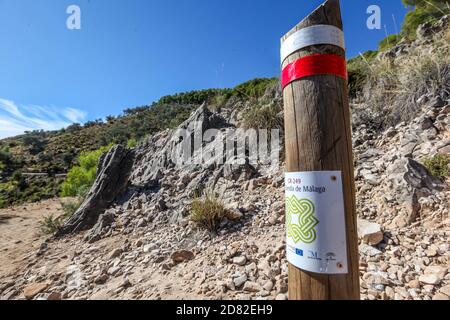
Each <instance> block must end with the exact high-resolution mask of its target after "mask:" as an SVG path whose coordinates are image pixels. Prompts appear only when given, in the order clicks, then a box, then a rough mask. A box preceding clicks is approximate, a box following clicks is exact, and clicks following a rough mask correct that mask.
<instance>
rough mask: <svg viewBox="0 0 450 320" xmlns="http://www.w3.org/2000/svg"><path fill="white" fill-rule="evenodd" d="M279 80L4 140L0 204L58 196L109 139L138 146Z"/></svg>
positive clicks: (185, 96)
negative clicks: (82, 161) (203, 108)
mask: <svg viewBox="0 0 450 320" xmlns="http://www.w3.org/2000/svg"><path fill="white" fill-rule="evenodd" d="M277 82H278V80H277V79H254V80H251V81H248V82H246V83H243V84H241V85H238V86H237V87H235V88H232V89H208V90H200V91H192V92H186V93H179V94H176V95H172V96H166V97H162V98H161V99H160V100H159V101H157V102H155V103H153V104H151V105H148V106H141V107H136V108H130V109H126V110H125V111H124V113H123V115H120V116H117V117H113V116H108V117H106V119H105V120H101V119H99V120H95V121H89V122H87V123H85V124H84V125H80V124H73V125H71V126H69V127H68V128H64V129H62V130H59V131H52V132H47V131H33V132H28V133H26V134H24V135H21V136H17V137H11V138H7V139H3V140H0V208H2V207H7V206H9V205H13V204H20V203H25V202H35V201H39V200H42V199H49V198H53V197H55V196H58V195H59V194H60V190H61V188H60V184H61V182H62V181H63V180H64V178H65V176H66V174H67V172H68V171H69V170H70V169H71V168H73V167H74V166H75V165H76V164H77V160H78V159H79V157H80V155H81V154H83V152H88V151H94V150H97V149H99V148H101V147H105V146H108V145H110V144H123V145H125V146H127V145H128V146H130V147H133V146H135V145H137V144H139V143H140V142H142V141H144V140H145V139H146V138H147V137H149V136H152V135H154V134H156V133H158V132H160V131H162V130H165V129H169V128H175V127H177V126H178V125H180V124H181V123H182V122H183V121H185V120H186V119H187V118H188V117H189V115H190V114H191V113H192V112H193V111H195V110H196V109H197V108H198V107H199V106H200V105H202V104H203V103H204V102H206V103H207V104H208V107H209V108H211V109H213V110H216V109H220V108H222V107H226V106H230V105H242V104H245V103H246V102H248V101H251V100H255V99H258V98H260V97H261V96H262V95H264V93H265V90H266V89H267V88H268V87H271V86H274V85H276V83H277Z"/></svg>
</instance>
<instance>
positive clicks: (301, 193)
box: [285, 171, 348, 274]
mask: <svg viewBox="0 0 450 320" xmlns="http://www.w3.org/2000/svg"><path fill="white" fill-rule="evenodd" d="M285 188H286V228H287V242H286V244H287V249H286V253H287V259H288V261H289V262H290V263H291V264H293V265H294V266H296V267H297V268H299V269H302V270H305V271H309V272H313V273H321V274H347V273H348V257H347V241H346V231H345V211H344V194H343V190H342V173H341V172H340V171H322V172H296V173H286V184H285Z"/></svg>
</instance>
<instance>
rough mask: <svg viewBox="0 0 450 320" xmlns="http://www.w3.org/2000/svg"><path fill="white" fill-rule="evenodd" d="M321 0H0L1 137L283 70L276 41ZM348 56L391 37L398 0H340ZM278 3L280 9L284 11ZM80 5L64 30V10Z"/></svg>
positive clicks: (401, 15) (398, 16)
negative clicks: (374, 24)
mask: <svg viewBox="0 0 450 320" xmlns="http://www.w3.org/2000/svg"><path fill="white" fill-rule="evenodd" d="M322 2H323V0H284V1H282V2H280V1H275V0H271V1H269V0H222V1H218V0H191V1H187V0H70V1H66V0H57V1H56V0H0V138H1V137H6V136H11V135H16V134H20V133H22V132H23V131H24V130H33V129H47V130H49V129H59V128H61V127H65V126H67V125H68V124H70V123H72V122H81V123H82V122H85V121H87V120H93V119H97V118H105V117H106V116H107V115H119V114H121V112H122V110H124V109H125V108H127V107H134V106H140V105H146V104H150V103H151V102H153V101H155V100H157V99H158V98H159V97H161V96H163V95H167V94H172V93H176V92H181V91H190V90H196V89H204V88H212V87H233V86H235V85H237V84H239V83H242V82H244V81H247V80H250V79H253V78H256V77H272V76H278V75H279V73H280V66H279V64H280V63H279V60H280V54H279V49H280V48H279V46H280V40H279V39H280V37H281V36H282V35H283V34H284V33H286V32H287V31H288V30H289V29H291V27H293V26H294V25H295V24H297V23H298V22H299V21H300V20H301V19H303V18H304V17H305V16H306V15H307V14H308V13H309V12H311V11H312V10H313V9H314V8H316V7H317V6H318V5H320V4H321V3H322ZM341 2H342V11H343V16H344V27H345V34H346V43H347V54H348V56H349V57H351V56H355V55H356V54H358V52H363V51H365V50H368V49H375V48H376V46H377V43H378V41H380V40H381V39H382V38H384V37H385V30H384V28H383V29H382V30H369V29H368V28H367V27H366V20H367V18H368V16H369V15H368V14H366V10H367V7H368V6H369V5H373V4H376V5H379V6H380V7H381V9H382V24H383V25H386V28H387V32H388V33H389V34H391V33H395V32H396V28H395V24H394V22H393V15H394V16H395V18H396V21H397V24H398V28H400V25H401V22H402V21H403V18H404V15H405V14H406V12H407V10H406V8H405V7H404V6H403V4H402V3H401V1H400V0H370V1H367V0H341ZM281 3H282V5H281ZM72 4H74V5H78V6H79V7H80V9H81V30H68V29H67V27H66V20H67V18H68V16H69V15H68V14H67V13H66V9H67V7H68V6H69V5H72Z"/></svg>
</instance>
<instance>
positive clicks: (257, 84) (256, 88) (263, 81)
mask: <svg viewBox="0 0 450 320" xmlns="http://www.w3.org/2000/svg"><path fill="white" fill-rule="evenodd" d="M278 81H279V79H278V78H257V79H253V80H250V81H247V82H244V83H242V84H240V85H238V86H237V87H235V88H234V89H233V90H234V91H235V92H237V93H238V94H240V95H243V96H244V97H246V98H253V99H258V98H260V97H262V96H263V95H264V93H265V92H266V90H267V88H269V87H270V86H273V85H275V84H277V83H278Z"/></svg>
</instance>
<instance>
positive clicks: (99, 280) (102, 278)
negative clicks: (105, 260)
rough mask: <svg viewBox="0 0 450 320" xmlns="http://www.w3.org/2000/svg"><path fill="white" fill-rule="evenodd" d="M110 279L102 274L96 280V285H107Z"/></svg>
mask: <svg viewBox="0 0 450 320" xmlns="http://www.w3.org/2000/svg"><path fill="white" fill-rule="evenodd" d="M108 279H109V277H108V275H107V274H101V275H99V276H98V277H97V278H95V280H94V282H95V283H96V284H105V283H106V281H108Z"/></svg>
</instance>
